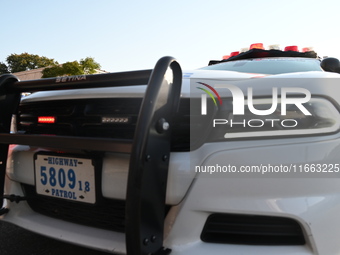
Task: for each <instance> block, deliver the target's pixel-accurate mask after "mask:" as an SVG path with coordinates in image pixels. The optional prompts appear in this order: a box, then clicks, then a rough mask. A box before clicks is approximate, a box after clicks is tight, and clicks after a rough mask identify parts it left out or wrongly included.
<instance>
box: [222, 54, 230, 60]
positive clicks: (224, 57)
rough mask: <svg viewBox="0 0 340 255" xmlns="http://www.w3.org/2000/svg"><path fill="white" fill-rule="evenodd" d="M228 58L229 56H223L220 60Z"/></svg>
mask: <svg viewBox="0 0 340 255" xmlns="http://www.w3.org/2000/svg"><path fill="white" fill-rule="evenodd" d="M228 58H230V56H229V55H224V56H223V57H222V59H228Z"/></svg>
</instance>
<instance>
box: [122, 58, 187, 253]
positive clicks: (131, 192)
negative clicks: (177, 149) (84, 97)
mask: <svg viewBox="0 0 340 255" xmlns="http://www.w3.org/2000/svg"><path fill="white" fill-rule="evenodd" d="M181 82H182V71H181V68H180V66H179V64H178V63H177V62H176V61H175V60H174V59H173V58H171V57H165V58H162V59H160V60H159V61H158V63H157V64H156V66H155V69H154V70H153V72H152V74H151V77H150V80H149V84H148V88H147V91H146V93H145V96H144V100H143V103H142V108H141V110H140V114H139V119H138V122H137V127H136V133H135V138H134V143H133V146H132V153H131V157H130V167H129V176H128V186H127V199H126V246H127V253H128V254H129V255H144V254H169V253H170V250H169V249H165V248H163V232H164V217H165V199H166V186H167V177H168V167H169V158H170V145H171V144H170V140H171V129H172V116H173V114H174V113H175V111H177V109H178V105H179V99H180V92H181Z"/></svg>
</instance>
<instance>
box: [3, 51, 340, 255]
mask: <svg viewBox="0 0 340 255" xmlns="http://www.w3.org/2000/svg"><path fill="white" fill-rule="evenodd" d="M291 49H292V48H288V51H280V50H263V49H256V47H255V48H254V49H251V50H249V51H247V52H244V53H240V54H237V55H236V54H234V55H235V56H232V57H230V58H228V59H224V60H222V61H212V62H211V63H210V65H209V66H207V67H204V68H201V69H199V70H194V71H186V72H184V74H183V80H182V88H181V91H180V92H181V97H180V102H179V110H178V112H177V113H176V114H175V115H174V117H173V120H169V121H168V119H167V118H161V117H159V118H158V115H157V114H160V113H159V112H160V111H162V109H163V106H161V107H158V108H157V106H155V105H157V102H155V101H153V100H149V101H148V100H144V102H142V98H143V96H144V93H145V88H146V87H145V86H135V85H137V83H138V82H141V83H143V82H144V84H146V82H145V78H144V77H147V78H148V77H149V76H150V71H143V72H130V73H120V74H101V75H98V76H96V75H94V76H86V77H85V78H84V77H83V78H82V79H80V80H79V79H68V80H65V82H64V84H60V82H59V83H58V84H56V83H55V79H46V80H38V81H29V82H15V81H14V80H13V79H14V78H13V77H7V78H8V79H7V80H5V81H3V84H5V85H6V89H5V92H3V93H4V94H6V95H11V93H14V92H13V91H20V92H21V91H23V90H25V91H36V90H40V88H43V89H42V90H52V91H44V92H36V93H33V94H32V95H30V96H27V97H25V98H23V99H22V101H21V103H20V105H19V108H18V109H16V108H15V107H13V112H14V113H15V118H16V123H17V124H16V127H15V133H14V134H6V132H7V131H6V130H5V131H2V133H1V134H0V143H1V144H13V143H15V144H17V145H15V146H13V145H12V146H11V147H10V151H9V155H8V160H7V166H6V176H5V186H4V188H5V195H4V198H5V200H4V201H5V202H4V204H3V208H2V210H1V214H2V216H1V219H2V220H4V221H7V222H11V223H13V224H16V225H18V226H20V227H23V228H25V229H29V230H31V231H34V232H37V233H40V234H43V235H46V236H49V237H52V238H56V239H59V240H62V241H65V242H70V243H74V244H78V245H81V246H87V247H91V248H94V249H98V250H102V251H106V252H112V253H114V254H126V253H127V254H186V255H190V254H195V255H197V254H261V255H263V254H338V253H340V246H339V244H338V240H337V237H338V236H340V220H339V217H338V215H339V213H340V208H339V206H338V204H339V203H340V195H339V194H340V178H339V177H340V160H339V155H340V133H339V129H340V113H339V110H340V86H339V82H340V79H339V78H340V76H339V74H338V73H335V72H338V70H339V64H338V62H337V61H336V60H334V59H328V60H327V59H325V60H323V62H321V60H320V59H319V58H317V56H316V54H315V53H314V52H304V53H301V52H296V51H292V50H291ZM172 63H173V62H172ZM170 66H171V65H170ZM321 66H322V67H323V68H322V67H321ZM171 67H172V70H175V71H174V73H173V74H171V72H170V74H169V72H168V71H167V72H166V73H165V74H166V75H165V78H164V80H163V83H164V84H166V86H167V85H169V84H175V83H176V82H177V81H174V80H175V79H176V77H177V76H178V74H179V72H178V66H177V65H175V66H171ZM159 70H160V69H157V68H156V69H155V70H154V73H155V72H156V74H157V72H158V71H159ZM162 70H163V69H162ZM167 70H168V69H167ZM325 70H326V71H325ZM330 71H332V72H330ZM112 75H113V76H112ZM109 76H110V77H111V76H112V77H114V79H113V80H114V81H113V82H112V84H113V83H115V84H116V83H120V85H121V86H119V87H111V86H109V85H107V84H108V83H110V81H109V80H110V79H106V77H109ZM126 76H128V77H129V79H130V80H129V82H126V81H125V80H126V79H125V77H126ZM131 77H132V78H131ZM162 77H163V75H162ZM173 79H174V80H173ZM59 80H60V79H59ZM132 80H133V81H132ZM137 80H138V82H137ZM151 80H152V79H151ZM151 82H152V81H151ZM44 84H48V85H50V86H51V87H50V88H47V87H48V86H45V85H44ZM103 84H104V85H103ZM5 85H2V87H1V86H0V88H5ZM20 86H22V87H26V88H27V89H21V88H22V87H20ZM60 86H61V87H60ZM72 86H74V87H73V88H74V89H66V87H71V88H72ZM77 86H78V87H79V88H78V87H77ZM96 86H100V87H104V86H105V87H107V88H97V87H96ZM84 87H85V88H84ZM8 88H10V89H8ZM60 88H62V89H61V90H60ZM80 88H81V89H80ZM15 89H16V90H15ZM169 93H170V92H169ZM171 93H172V92H171ZM171 93H170V94H171ZM174 97H175V96H174ZM169 98H170V97H169ZM165 101H166V100H165ZM175 101H176V100H175ZM0 103H1V102H0ZM142 103H143V104H144V103H145V104H147V105H149V106H151V108H152V107H154V106H155V107H156V108H155V109H156V110H155V111H154V112H153V114H154V116H156V117H157V118H158V119H157V121H156V122H153V121H151V128H150V129H151V132H150V133H148V134H149V136H148V137H149V138H148V139H149V140H148V142H146V144H147V148H148V149H146V151H147V152H145V154H141V155H142V157H139V158H138V160H135V161H133V160H134V159H132V158H134V156H131V155H133V149H131V147H130V144H131V141H133V140H136V139H141V140H143V139H144V138H145V137H144V135H143V134H144V133H143V132H144V131H145V130H144V131H143V129H142V128H141V126H140V125H139V124H138V118H139V115H143V114H142V113H140V108H141V104H142ZM175 103H176V102H174V104H175ZM144 109H146V107H144V106H143V107H142V111H141V112H143V111H144ZM152 109H154V108H152ZM162 114H163V113H162ZM143 116H144V115H143ZM0 117H1V118H2V116H0ZM144 117H147V116H144ZM4 118H5V117H3V119H4ZM140 118H141V117H140ZM3 123H5V121H3ZM153 127H155V128H153ZM168 130H171V132H172V133H171V135H168V136H166V135H165V138H164V137H162V138H161V140H157V139H158V136H162V135H163V134H167V132H168ZM146 132H147V131H146ZM27 137H28V138H27ZM69 138H70V139H69ZM163 138H164V139H165V140H162V139H163ZM111 140H112V141H114V142H112V143H110V141H111ZM132 143H133V142H132ZM139 145H140V144H138V145H137V147H138V146H139ZM133 146H135V145H133ZM167 147H169V153H170V152H171V153H170V154H169V155H167V154H166V153H163V152H161V151H162V150H163V148H167ZM148 150H149V151H148ZM2 152H6V150H5V149H3V151H2ZM143 153H144V152H143ZM154 155H156V158H157V157H158V156H160V158H161V159H160V160H157V159H156V160H155V157H154ZM168 156H170V158H169V157H168ZM131 160H132V161H133V163H131V162H132V161H131ZM155 162H156V163H155ZM162 162H163V163H162ZM164 162H165V163H164ZM131 164H133V165H134V166H136V168H137V169H143V170H141V171H139V172H138V171H137V174H136V175H138V177H137V179H133V180H135V181H131V182H130V178H134V177H131V174H129V168H130V169H131ZM2 165H6V164H5V163H4V162H3V161H2ZM150 169H151V170H152V171H153V172H150V173H149V170H150ZM151 170H150V171H151ZM130 171H131V170H130ZM163 171H165V172H164V173H166V174H162V173H163ZM128 179H129V181H128ZM136 180H137V181H136ZM164 180H165V181H166V183H167V185H165V184H166V183H165V181H164ZM158 184H159V185H158ZM165 190H166V194H164V198H162V192H165ZM158 191H159V192H158ZM12 194H13V195H12ZM127 197H128V199H127ZM133 198H137V199H136V200H133ZM162 199H165V200H164V201H163V200H162ZM8 200H10V201H12V202H9V201H8ZM15 201H16V202H18V203H15ZM153 231H154V232H155V233H158V235H157V234H152V233H153ZM159 232H161V233H159Z"/></svg>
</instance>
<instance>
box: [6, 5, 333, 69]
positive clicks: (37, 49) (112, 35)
mask: <svg viewBox="0 0 340 255" xmlns="http://www.w3.org/2000/svg"><path fill="white" fill-rule="evenodd" d="M0 3H1V5H0V8H1V16H0V21H1V35H0V38H1V40H0V46H1V47H0V62H5V61H6V58H7V56H9V55H10V54H13V53H16V54H20V53H24V52H27V53H30V54H37V55H40V56H45V57H48V58H53V59H54V60H56V61H58V62H59V63H64V62H67V61H74V60H78V61H79V60H80V59H81V58H85V57H92V58H94V59H95V61H97V62H98V63H100V64H101V68H102V69H103V70H106V71H109V72H120V71H130V70H143V69H150V68H153V67H154V65H155V64H156V62H157V60H158V59H159V58H161V57H163V56H173V57H175V58H176V59H177V60H178V62H179V63H180V65H181V67H182V69H184V70H188V69H196V68H200V67H203V66H206V65H207V64H208V62H209V60H219V59H221V58H222V56H223V55H228V54H229V53H230V52H232V51H238V50H240V49H241V48H245V47H249V45H250V44H252V43H263V44H264V46H269V45H272V44H279V45H280V46H281V48H284V47H285V46H288V45H297V46H299V48H300V49H301V48H303V47H313V48H314V50H315V51H316V52H317V53H318V55H319V56H321V57H322V56H330V57H337V58H340V32H339V31H340V30H339V16H340V1H339V0H323V1H319V0H317V1H316V0H285V1H281V0H257V1H256V0H209V1H208V0H205V1H201V0H172V1H159V0H143V1H137V0H125V1H118V0H96V1H94V0H71V1H70V0H58V1H52V0H44V1H41V0H11V1H8V0H0Z"/></svg>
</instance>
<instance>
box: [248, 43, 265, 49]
mask: <svg viewBox="0 0 340 255" xmlns="http://www.w3.org/2000/svg"><path fill="white" fill-rule="evenodd" d="M249 49H250V50H251V49H261V50H264V47H263V43H253V44H251V45H250V47H249Z"/></svg>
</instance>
